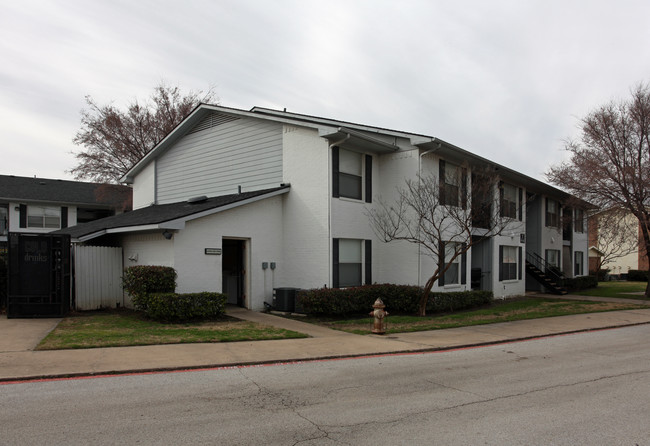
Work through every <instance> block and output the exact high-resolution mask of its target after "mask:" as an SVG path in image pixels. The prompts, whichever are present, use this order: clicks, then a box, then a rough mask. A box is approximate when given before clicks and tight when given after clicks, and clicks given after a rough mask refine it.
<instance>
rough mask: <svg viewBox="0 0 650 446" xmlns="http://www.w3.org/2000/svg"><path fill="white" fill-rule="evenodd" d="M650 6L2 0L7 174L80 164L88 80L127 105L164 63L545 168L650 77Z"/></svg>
mask: <svg viewBox="0 0 650 446" xmlns="http://www.w3.org/2000/svg"><path fill="white" fill-rule="evenodd" d="M649 17H650V2H648V1H647V0H646V1H641V0H637V1H625V0H617V1H616V2H614V1H602V0H596V1H586V0H585V1H571V0H559V1H555V0H544V1H522V0H514V1H499V0H491V1H484V0H477V1H463V0H454V1H434V0H429V1H410V0H399V1H397V0H395V1H381V0H369V1H356V0H346V1H339V0H320V1H311V0H276V1H269V0H233V1H230V0H228V1H225V0H213V1H192V0H185V1H182V2H180V1H162V0H161V1H146V0H137V1H136V0H127V1H115V0H113V1H101V0H93V1H88V0H80V1H72V0H71V1H63V0H62V1H30V0H21V1H16V0H0V136H1V138H2V140H1V143H0V148H1V150H2V160H1V161H0V166H1V168H0V174H7V175H9V174H10V175H22V176H34V175H36V176H39V177H46V178H63V179H72V177H71V176H70V174H68V173H67V172H66V171H67V170H69V169H71V168H72V167H74V166H75V163H76V161H75V158H74V156H73V155H72V152H75V151H79V150H81V148H80V147H77V146H75V145H74V144H73V143H72V139H73V137H74V135H75V133H76V131H77V130H78V129H79V125H80V111H81V110H82V109H83V108H84V106H85V102H84V97H85V96H86V95H89V96H91V97H92V98H93V99H94V100H95V101H96V102H98V103H99V104H106V103H109V102H114V103H115V104H116V105H122V104H126V103H128V102H129V101H131V100H133V99H136V98H137V99H140V100H144V99H146V98H147V97H148V96H150V94H151V93H152V90H153V87H154V86H155V85H157V84H159V83H160V82H161V81H165V82H166V83H168V84H170V85H173V86H179V87H180V88H181V89H182V90H183V91H185V92H187V91H189V90H194V91H197V90H203V91H206V90H208V89H209V88H211V87H214V89H215V92H216V94H217V96H218V97H219V102H220V104H221V105H224V106H227V107H235V108H242V109H246V110H248V109H250V108H251V107H253V106H263V107H271V108H278V109H282V108H285V107H286V108H287V110H288V111H292V112H296V113H304V114H310V115H316V116H321V117H327V118H334V119H340V120H345V121H352V122H357V123H361V124H368V125H374V126H380V127H387V128H392V129H396V130H403V131H410V132H416V133H423V134H426V135H429V136H435V137H438V138H441V139H444V140H446V141H448V142H450V143H452V144H455V145H457V146H460V147H462V148H464V149H466V150H469V151H472V152H474V153H477V154H479V155H481V156H484V157H486V158H489V159H491V160H493V161H496V162H498V163H500V164H503V165H506V166H508V167H510V168H513V169H517V170H519V171H521V172H523V173H525V174H527V175H529V176H532V177H534V178H537V179H541V180H544V172H545V171H546V170H547V168H548V167H549V166H550V165H551V164H555V163H558V162H560V161H561V160H562V159H564V157H565V153H564V152H563V141H564V140H566V139H567V138H570V137H575V136H576V135H578V124H579V118H580V117H582V116H584V115H585V114H586V113H587V112H588V111H589V110H591V109H593V108H594V107H597V106H598V105H601V104H603V103H606V102H608V101H610V100H612V99H617V98H625V97H627V96H628V95H629V92H630V88H632V87H633V86H634V85H636V84H638V83H639V82H648V81H650V26H649V25H648V18H649Z"/></svg>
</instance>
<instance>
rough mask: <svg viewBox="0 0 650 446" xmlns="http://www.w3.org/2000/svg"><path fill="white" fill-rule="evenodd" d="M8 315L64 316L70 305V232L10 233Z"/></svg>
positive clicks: (27, 316)
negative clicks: (53, 233) (50, 233)
mask: <svg viewBox="0 0 650 446" xmlns="http://www.w3.org/2000/svg"><path fill="white" fill-rule="evenodd" d="M8 270H9V280H8V282H9V283H8V285H9V287H8V288H9V289H8V293H7V317H9V318H20V317H23V318H31V317H61V316H65V315H66V314H67V313H68V310H69V309H70V236H69V235H48V234H42V235H41V234H19V233H9V268H8Z"/></svg>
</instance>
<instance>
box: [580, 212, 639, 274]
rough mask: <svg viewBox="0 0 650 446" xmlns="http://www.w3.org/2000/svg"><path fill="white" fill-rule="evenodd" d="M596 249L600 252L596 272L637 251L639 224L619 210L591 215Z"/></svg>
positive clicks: (627, 213) (628, 214) (629, 215)
mask: <svg viewBox="0 0 650 446" xmlns="http://www.w3.org/2000/svg"><path fill="white" fill-rule="evenodd" d="M590 219H591V220H592V221H593V223H594V224H593V225H592V226H590V228H589V231H590V232H593V233H594V234H593V235H594V236H595V237H594V239H595V240H596V248H597V249H598V251H599V252H600V254H601V255H600V256H599V258H598V262H597V265H596V271H599V270H601V269H602V268H603V267H606V266H607V264H609V263H612V262H613V261H615V260H616V259H620V258H621V257H625V256H627V255H629V254H632V253H635V252H637V251H638V250H639V222H638V221H637V219H636V218H634V217H633V216H631V214H630V213H629V212H627V211H625V210H622V209H620V208H612V209H608V210H606V211H602V212H598V213H597V214H595V215H592V216H591V217H590Z"/></svg>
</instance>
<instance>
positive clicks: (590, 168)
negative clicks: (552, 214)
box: [547, 85, 650, 298]
mask: <svg viewBox="0 0 650 446" xmlns="http://www.w3.org/2000/svg"><path fill="white" fill-rule="evenodd" d="M631 96H632V97H631V98H630V99H628V100H625V101H619V102H614V101H613V102H610V103H609V104H606V105H603V106H601V107H599V108H597V109H596V110H594V111H592V112H591V113H589V114H588V115H587V116H586V117H585V118H583V119H582V121H581V128H580V130H581V134H580V140H579V141H569V142H568V143H567V146H566V149H567V150H568V152H569V153H570V159H569V160H568V161H566V162H564V163H561V164H559V165H557V166H553V167H551V168H550V169H549V171H548V172H547V178H548V179H549V181H550V182H552V183H554V184H556V185H558V186H560V187H562V188H564V189H566V190H567V191H569V192H571V193H572V194H574V195H576V196H578V197H580V198H582V199H584V200H586V201H589V202H591V203H593V204H595V205H597V206H599V207H601V208H603V209H609V208H621V209H624V210H626V211H628V212H630V213H631V214H632V215H633V216H634V217H635V218H636V219H637V220H638V222H639V224H640V228H641V230H640V232H641V237H642V244H641V248H642V249H643V248H645V252H646V253H650V87H649V86H648V85H639V86H637V87H636V88H635V89H633V90H632V92H631ZM645 295H646V297H649V298H650V282H649V283H648V286H647V287H646V292H645Z"/></svg>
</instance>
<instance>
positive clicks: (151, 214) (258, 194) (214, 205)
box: [53, 185, 290, 239]
mask: <svg viewBox="0 0 650 446" xmlns="http://www.w3.org/2000/svg"><path fill="white" fill-rule="evenodd" d="M289 187H290V186H289V185H283V186H280V187H275V188H271V189H263V190H258V191H254V192H242V193H240V194H231V195H222V196H219V197H212V198H207V199H205V200H202V201H198V202H194V203H191V202H189V201H182V202H177V203H170V204H160V205H151V206H148V207H146V208H140V209H136V210H134V211H130V212H126V213H124V214H119V215H114V216H112V217H106V218H102V219H99V220H95V221H91V222H88V223H83V224H80V225H76V226H71V227H69V228H65V229H61V230H59V231H56V232H54V233H53V234H70V236H71V237H72V238H73V239H78V238H82V237H85V236H88V235H90V234H95V233H98V232H102V231H105V230H110V229H117V228H127V227H134V226H149V225H155V224H161V223H164V222H168V221H172V220H177V219H182V218H188V217H190V218H191V216H192V215H195V214H201V213H203V212H205V211H210V210H213V209H218V208H221V207H224V206H227V205H232V204H236V203H238V202H242V201H246V200H250V199H254V198H264V195H272V194H274V193H275V192H279V191H282V190H284V189H289Z"/></svg>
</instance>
